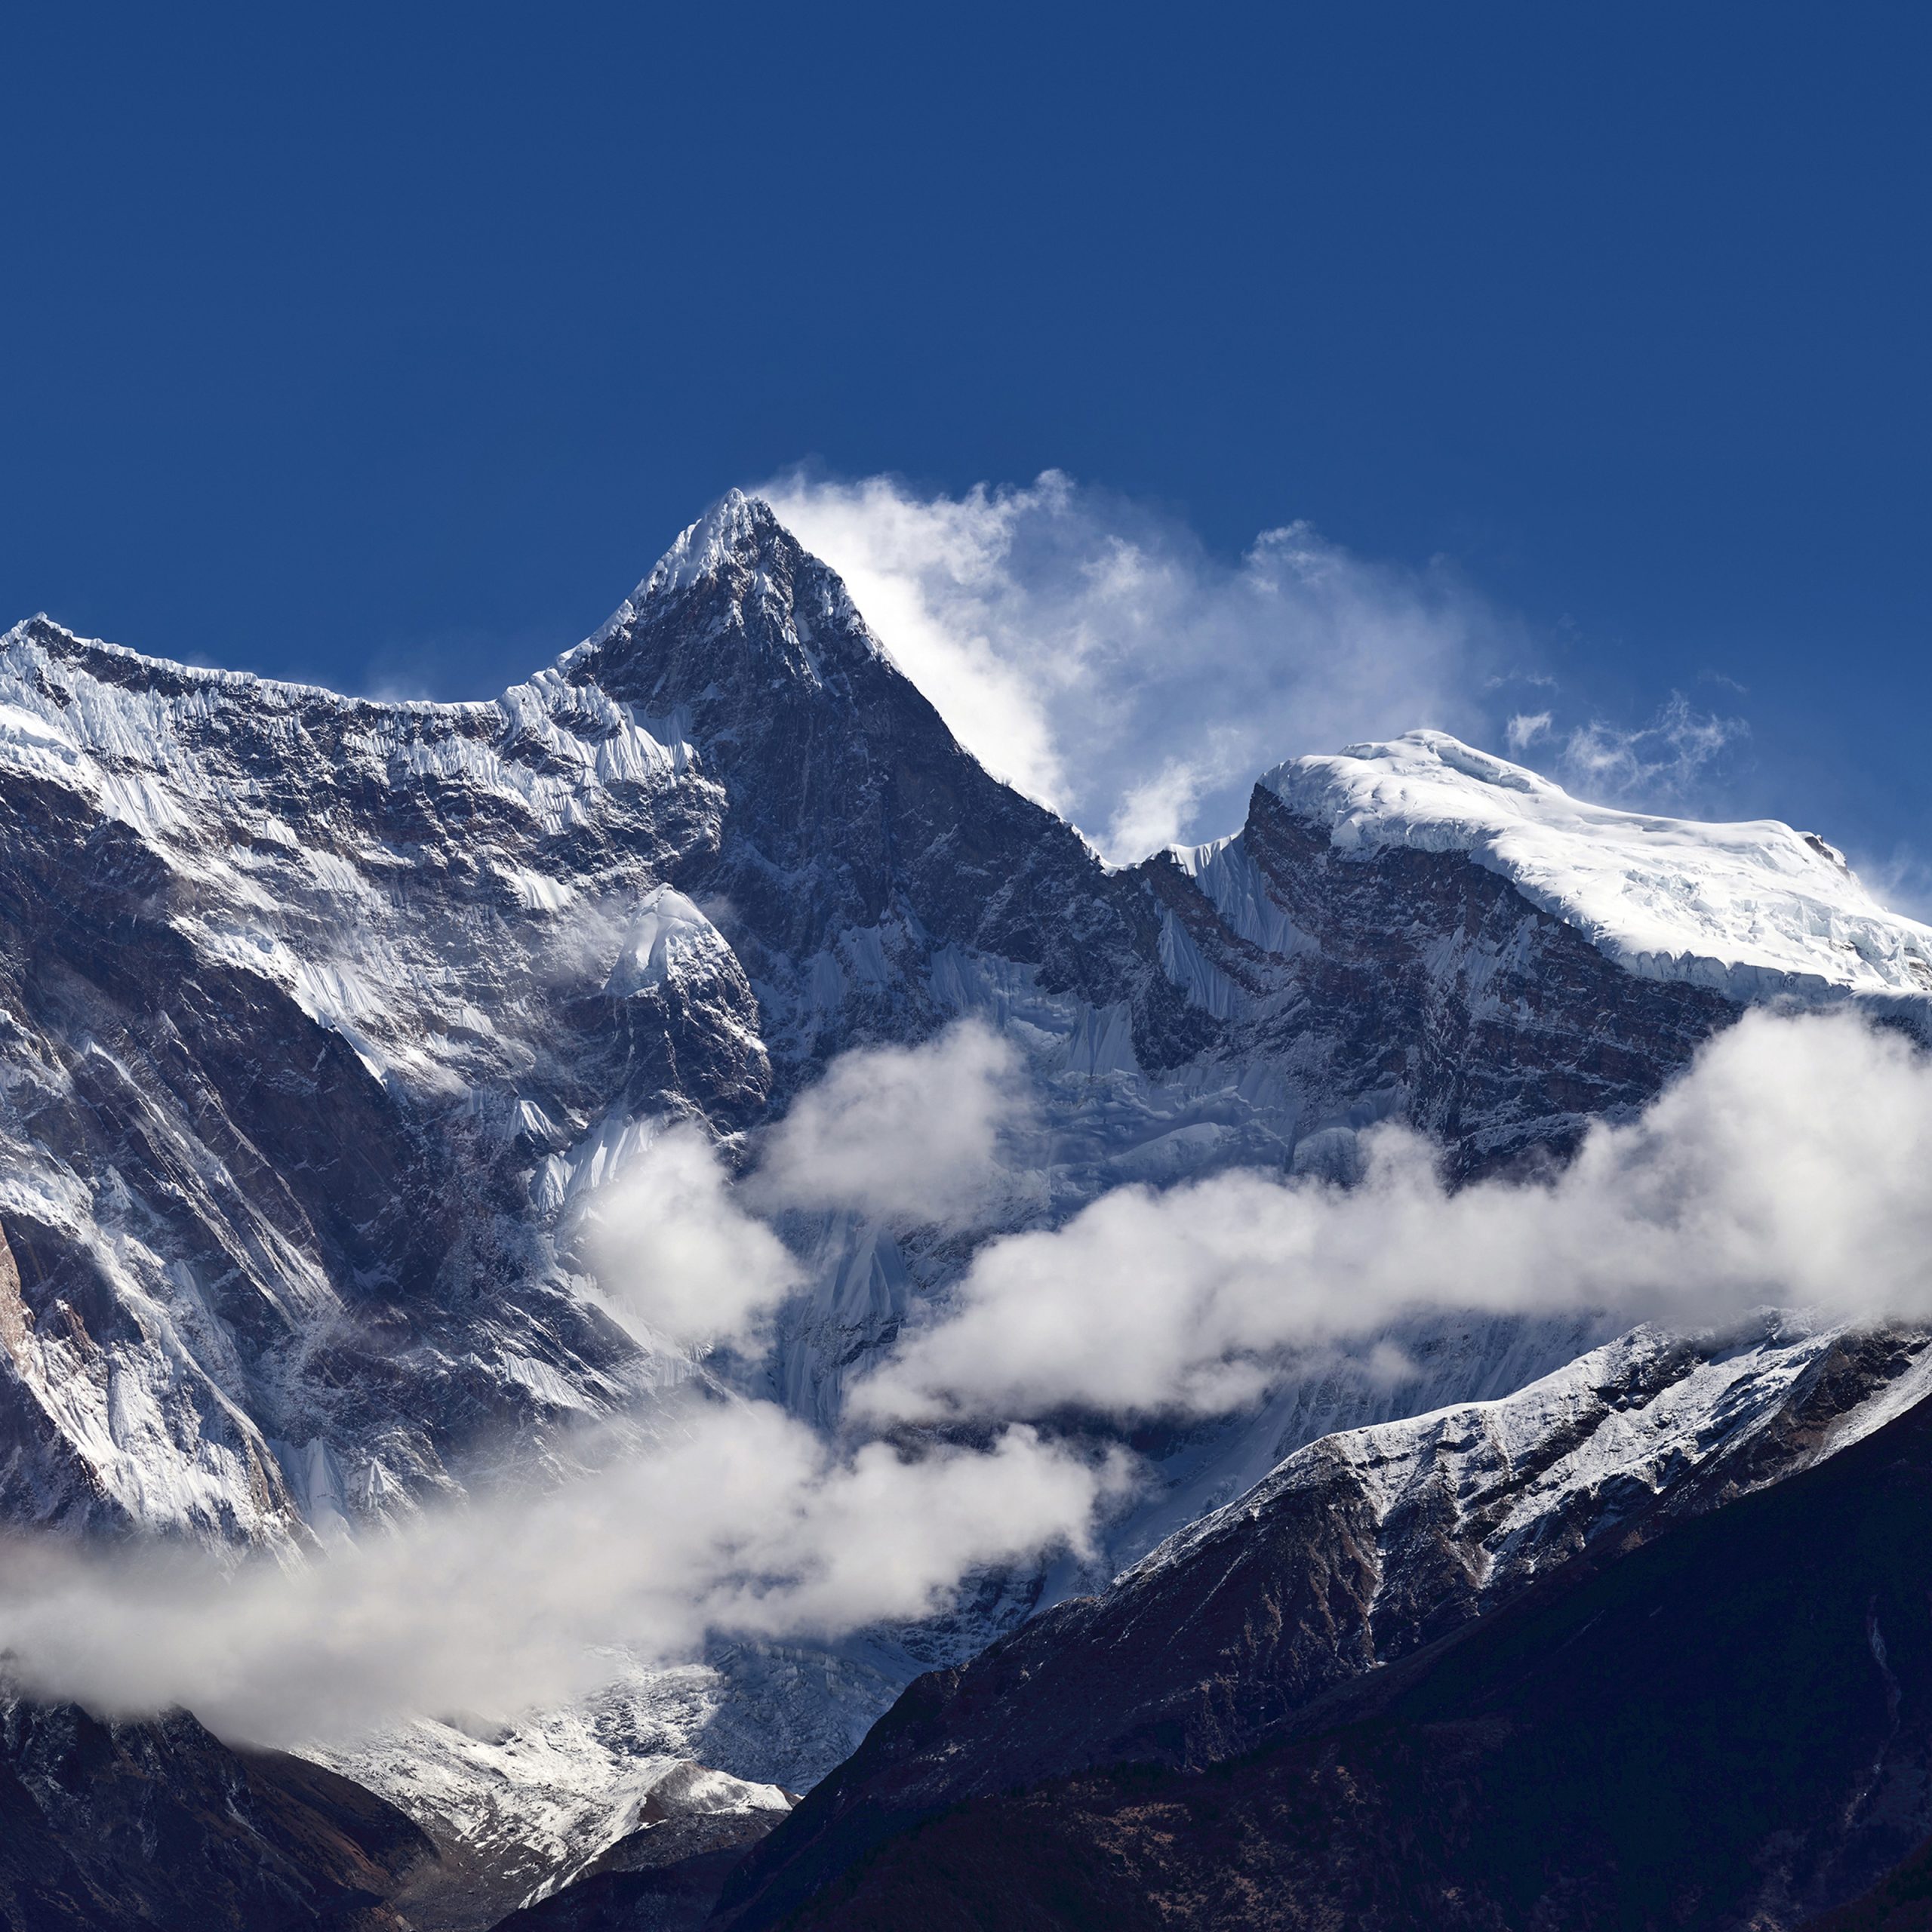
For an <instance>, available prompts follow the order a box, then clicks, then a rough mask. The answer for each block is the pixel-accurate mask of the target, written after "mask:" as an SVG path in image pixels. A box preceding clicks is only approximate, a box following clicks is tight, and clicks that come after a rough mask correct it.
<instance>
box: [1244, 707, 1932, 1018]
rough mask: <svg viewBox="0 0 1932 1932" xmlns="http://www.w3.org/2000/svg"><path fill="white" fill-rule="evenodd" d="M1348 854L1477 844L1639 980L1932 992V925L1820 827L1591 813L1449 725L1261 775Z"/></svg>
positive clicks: (1737, 987) (1478, 855)
mask: <svg viewBox="0 0 1932 1932" xmlns="http://www.w3.org/2000/svg"><path fill="white" fill-rule="evenodd" d="M1261 782H1262V783H1263V784H1264V785H1265V786H1267V787H1268V788H1269V790H1271V791H1272V792H1275V794H1276V795H1278V797H1279V798H1281V800H1282V801H1284V803H1285V804H1287V806H1288V807H1289V808H1290V809H1291V811H1294V813H1295V814H1297V816H1298V817H1302V818H1304V819H1311V820H1315V821H1316V822H1317V823H1323V824H1325V825H1326V826H1327V828H1328V834H1329V838H1330V841H1331V844H1332V846H1333V847H1334V849H1335V851H1337V852H1338V853H1342V854H1370V853H1373V852H1377V851H1385V850H1387V849H1389V848H1393V847H1407V848H1410V849H1411V850H1414V851H1423V852H1465V853H1467V854H1468V855H1469V857H1470V858H1471V859H1472V860H1474V861H1475V863H1477V864H1478V865H1480V866H1485V867H1487V869H1489V870H1491V871H1492V872H1498V873H1500V874H1501V875H1503V877H1504V878H1506V879H1508V880H1509V881H1510V883H1511V884H1512V885H1514V886H1515V888H1517V890H1518V891H1520V892H1521V893H1522V894H1523V895H1524V897H1526V898H1527V899H1528V900H1531V902H1532V903H1534V904H1535V905H1537V906H1540V908H1542V909H1543V910H1544V911H1545V912H1549V913H1550V914H1552V915H1554V916H1555V918H1559V919H1561V920H1562V921H1564V923H1565V924H1568V925H1571V926H1573V927H1574V928H1577V931H1580V933H1582V934H1583V936H1584V937H1586V938H1587V939H1588V940H1589V941H1590V942H1591V943H1592V944H1593V945H1595V946H1597V947H1598V948H1599V949H1601V951H1603V952H1604V953H1606V954H1607V955H1608V956H1609V957H1610V958H1613V959H1614V960H1615V961H1617V963H1618V964H1620V965H1621V966H1623V967H1624V968H1626V970H1628V971H1630V972H1632V973H1635V974H1640V975H1641V976H1643V977H1646V978H1650V979H1660V980H1687V981H1690V982H1691V983H1694V984H1697V985H1700V986H1708V987H1709V988H1711V989H1713V990H1715V991H1716V992H1721V993H1724V994H1726V995H1729V996H1730V997H1731V998H1737V999H1764V998H1774V997H1777V995H1780V994H1782V995H1795V996H1797V997H1798V998H1831V997H1833V996H1835V995H1840V994H1842V993H1845V992H1854V993H1863V994H1881V995H1883V994H1891V995H1900V994H1906V995H1911V994H1918V995H1924V994H1927V993H1932V927H1926V926H1922V925H1921V924H1918V922H1917V921H1915V920H1912V919H1908V918H1903V917H1901V916H1900V915H1899V914H1897V913H1895V912H1887V910H1886V909H1885V908H1884V906H1881V905H1880V904H1879V903H1878V900H1875V898H1873V897H1872V895H1871V894H1870V893H1869V892H1868V891H1866V888H1864V886H1863V885H1862V884H1860V882H1859V881H1858V879H1857V877H1856V876H1855V875H1854V874H1853V872H1852V871H1851V869H1850V867H1849V866H1847V864H1846V863H1845V862H1844V858H1843V857H1842V856H1841V854H1838V852H1836V851H1834V850H1833V849H1832V848H1831V847H1830V846H1829V845H1828V844H1826V843H1825V841H1823V839H1822V838H1818V837H1817V836H1816V835H1813V834H1810V833H1806V832H1797V831H1794V830H1793V829H1792V827H1791V826H1788V825H1784V824H1781V823H1779V822H1778V821H1777V820H1774V819H1758V820H1747V821H1745V822H1743V823H1737V824H1729V825H1726V824H1706V823H1701V822H1700V821H1697V820H1690V819H1677V818H1661V817H1654V816H1652V815H1651V814H1647V813H1641V812H1627V811H1615V810H1614V809H1612V808H1611V807H1609V806H1607V805H1592V804H1585V803H1584V802H1583V801H1582V800H1581V799H1578V798H1572V797H1571V795H1569V794H1568V793H1567V792H1565V791H1564V789H1562V788H1561V786H1558V785H1555V784H1553V783H1552V782H1551V781H1550V780H1549V779H1547V778H1544V777H1541V776H1540V775H1539V774H1537V773H1536V772H1534V771H1527V770H1526V769H1525V768H1524V767H1522V766H1521V765H1518V764H1510V763H1509V762H1508V761H1506V760H1505V759H1503V758H1495V757H1493V756H1491V755H1490V754H1488V753H1487V752H1479V751H1476V750H1475V749H1472V748H1471V747H1470V746H1467V745H1465V744H1463V743H1460V742H1459V741H1458V740H1456V739H1454V738H1452V737H1449V736H1448V735H1447V734H1446V733H1444V732H1441V731H1411V732H1409V733H1408V734H1407V735H1405V736H1404V737H1400V738H1396V739H1392V740H1389V741H1388V742H1387V743H1380V744H1361V745H1351V746H1349V747H1348V748H1347V749H1346V750H1344V751H1343V752H1339V753H1337V754H1336V755H1334V756H1332V757H1323V758H1293V759H1291V760H1290V761H1288V762H1287V764H1281V765H1278V766H1277V767H1276V768H1275V769H1274V770H1273V771H1271V772H1269V773H1268V774H1266V777H1263V780H1262V781H1261Z"/></svg>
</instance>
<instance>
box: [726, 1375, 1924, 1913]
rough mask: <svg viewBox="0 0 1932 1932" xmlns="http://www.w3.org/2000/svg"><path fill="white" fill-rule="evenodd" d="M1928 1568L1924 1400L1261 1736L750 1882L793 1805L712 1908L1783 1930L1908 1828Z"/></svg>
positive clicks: (1863, 1872)
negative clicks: (791, 1890)
mask: <svg viewBox="0 0 1932 1932" xmlns="http://www.w3.org/2000/svg"><path fill="white" fill-rule="evenodd" d="M1928 1586H1932V1406H1928V1405H1927V1404H1920V1405H1919V1406H1918V1407H1915V1408H1914V1409H1913V1410H1912V1411H1910V1412H1909V1413H1908V1414H1906V1415H1905V1416H1904V1417H1901V1418H1900V1420H1897V1422H1894V1423H1892V1424H1890V1426H1887V1428H1885V1429H1882V1430H1881V1431H1879V1432H1878V1433H1877V1434H1875V1435H1872V1437H1870V1438H1868V1439H1867V1440H1866V1441H1864V1442H1863V1443H1861V1444H1858V1445H1857V1446H1856V1447H1853V1448H1851V1449H1849V1450H1847V1451H1844V1453H1843V1454H1841V1456H1839V1457H1836V1458H1834V1459H1833V1460H1831V1461H1830V1462H1829V1463H1825V1464H1823V1465H1822V1466H1818V1467H1816V1468H1814V1469H1810V1470H1809V1471H1808V1472H1805V1473H1804V1474H1802V1475H1797V1476H1795V1477H1793V1478H1791V1479H1790V1480H1789V1481H1787V1482H1786V1483H1784V1484H1781V1485H1780V1486H1779V1487H1777V1488H1775V1489H1773V1490H1770V1491H1764V1492H1761V1493H1760V1494H1755V1495H1752V1496H1748V1497H1745V1498H1744V1499H1743V1500H1740V1501H1738V1502H1736V1503H1732V1504H1730V1506H1727V1507H1726V1508H1724V1509H1721V1510H1720V1511H1718V1512H1717V1513H1715V1515H1709V1516H1706V1517H1703V1518H1698V1519H1697V1520H1694V1521H1687V1522H1682V1523H1678V1524H1675V1525H1673V1526H1671V1527H1669V1528H1667V1529H1666V1530H1665V1531H1663V1533H1662V1534H1660V1535H1659V1536H1658V1537H1657V1539H1656V1540H1654V1541H1652V1542H1650V1543H1647V1544H1644V1545H1643V1546H1640V1547H1638V1548H1636V1549H1624V1548H1623V1547H1622V1546H1618V1547H1617V1548H1615V1549H1613V1548H1612V1547H1611V1546H1609V1545H1607V1544H1599V1545H1598V1546H1595V1547H1594V1548H1593V1549H1589V1550H1586V1552H1584V1553H1583V1555H1580V1557H1578V1558H1577V1559H1576V1560H1574V1561H1572V1562H1571V1563H1570V1564H1566V1565H1564V1566H1563V1567H1561V1570H1560V1571H1558V1573H1557V1574H1555V1575H1554V1576H1553V1577H1551V1578H1549V1580H1546V1582H1544V1583H1540V1584H1538V1585H1537V1586H1534V1587H1533V1588H1532V1589H1531V1590H1530V1592H1528V1593H1527V1595H1524V1596H1523V1597H1521V1598H1518V1601H1516V1602H1515V1604H1512V1605H1510V1606H1509V1607H1505V1608H1503V1609H1502V1610H1500V1611H1498V1612H1497V1613H1496V1614H1494V1615H1492V1616H1491V1617H1485V1618H1483V1619H1481V1620H1478V1621H1477V1622H1475V1623H1472V1624H1470V1625H1469V1626H1466V1627H1465V1628H1464V1629H1463V1630H1461V1631H1460V1632H1456V1633H1453V1634H1451V1635H1449V1636H1447V1637H1446V1638H1441V1639H1438V1641H1436V1642H1435V1643H1434V1644H1432V1645H1430V1646H1429V1647H1427V1648H1426V1649H1424V1650H1423V1651H1420V1652H1419V1653H1418V1654H1416V1655H1415V1656H1414V1657H1411V1658H1409V1659H1408V1660H1406V1661H1405V1662H1404V1663H1400V1664H1397V1665H1395V1666H1392V1667H1390V1668H1389V1669H1386V1670H1383V1671H1380V1672H1377V1673H1375V1674H1374V1675H1373V1676H1371V1677H1370V1678H1367V1679H1365V1680H1359V1681H1356V1682H1354V1683H1352V1684H1345V1685H1343V1687H1340V1689H1339V1690H1336V1691H1334V1692H1331V1693H1330V1694H1328V1695H1327V1697H1324V1698H1322V1699H1319V1700H1317V1701H1316V1702H1315V1703H1314V1704H1313V1705H1312V1706H1309V1708H1308V1709H1306V1711H1304V1712H1303V1713H1302V1715H1301V1716H1300V1718H1298V1719H1297V1720H1296V1721H1294V1722H1293V1723H1292V1724H1291V1725H1290V1726H1289V1727H1287V1731H1286V1733H1285V1734H1284V1735H1283V1736H1282V1737H1280V1738H1279V1739H1278V1741H1275V1742H1273V1743H1269V1744H1266V1745H1264V1746H1262V1747H1261V1748H1260V1749H1257V1750H1254V1751H1252V1752H1249V1753H1247V1754H1246V1755H1241V1756H1238V1757H1235V1758H1228V1759H1226V1760H1224V1761H1221V1762H1220V1763H1218V1764H1214V1765H1211V1766H1210V1767H1207V1768H1206V1769H1204V1770H1186V1769H1182V1768H1178V1767H1176V1766H1174V1765H1173V1764H1161V1763H1158V1762H1152V1761H1149V1762H1143V1763H1141V1764H1127V1765H1119V1764H1117V1765H1114V1766H1111V1767H1105V1768H1100V1769H1097V1770H1091V1771H1088V1772H1085V1773H1081V1774H1075V1775H1073V1776H1072V1777H1063V1778H1058V1779H1052V1780H1046V1781H1044V1782H1042V1783H1038V1784H1036V1785H1034V1786H1032V1787H1030V1788H1023V1789H1014V1790H1011V1791H1008V1792H999V1793H993V1794H989V1795H984V1796H980V1797H977V1798H970V1799H968V1800H967V1801H964V1802H963V1803H961V1804H958V1805H957V1806H955V1807H953V1808H952V1809H951V1810H948V1811H946V1812H945V1813H943V1814H940V1815H938V1816H937V1817H930V1818H928V1819H927V1820H925V1821H924V1822H923V1823H919V1824H917V1825H915V1826H912V1829H907V1830H903V1831H901V1832H897V1833H896V1834H894V1835H891V1836H890V1837H888V1838H886V1839H885V1840H884V1841H883V1842H882V1843H880V1844H876V1845H875V1847H874V1849H873V1850H872V1851H871V1852H870V1853H869V1854H866V1855H865V1856H863V1857H861V1858H860V1860H859V1861H858V1862H857V1863H856V1864H854V1865H853V1866H850V1867H849V1868H848V1869H846V1870H845V1871H844V1872H843V1874H842V1875H839V1876H838V1877H836V1878H833V1879H832V1881H830V1882H829V1884H825V1885H824V1886H823V1888H822V1889H820V1890H819V1891H818V1892H817V1894H816V1896H814V1897H812V1898H811V1899H810V1900H808V1902H807V1903H805V1904H804V1906H803V1907H802V1909H795V1910H787V1909H780V1904H781V1902H780V1900H778V1899H777V1897H776V1895H775V1894H774V1892H773V1891H772V1890H770V1889H769V1888H768V1889H766V1890H764V1892H763V1894H762V1895H761V1891H760V1887H759V1885H758V1879H759V1878H760V1877H761V1875H764V1876H767V1877H768V1875H769V1874H770V1872H771V1870H772V1869H774V1866H775V1864H776V1863H777V1860H778V1858H779V1857H781V1856H782V1854H783V1847H784V1844H785V1841H786V1839H787V1838H789V1837H791V1836H792V1835H793V1834H795V1833H797V1832H799V1830H800V1828H801V1827H805V1826H808V1823H809V1820H808V1817H807V1812H808V1810H809V1807H805V1808H804V1809H802V1810H801V1812H800V1813H799V1814H796V1815H795V1818H794V1820H792V1821H791V1822H790V1823H788V1825H787V1826H785V1827H783V1828H781V1830H780V1832H779V1833H777V1834H776V1835H774V1838H773V1839H772V1840H771V1841H769V1846H768V1855H767V1856H765V1857H763V1858H761V1857H757V1856H755V1857H754V1858H753V1859H752V1861H751V1862H750V1864H749V1866H748V1867H747V1869H746V1873H745V1875H743V1877H742V1878H740V1881H737V1883H736V1884H734V1887H733V1890H732V1892H731V1894H728V1904H727V1906H726V1908H725V1909H724V1912H723V1914H722V1915H721V1916H722V1917H723V1918H724V1919H725V1920H726V1921H728V1922H730V1923H731V1924H734V1925H736V1926H752V1925H758V1924H778V1923H784V1924H793V1925H796V1926H799V1927H828V1928H829V1927H838V1928H841V1932H846V1929H847V1928H872V1927H878V1928H881V1932H883V1928H886V1927H895V1928H897V1927H906V1926H909V1925H918V1926H921V1927H928V1928H931V1932H949V1928H952V1927H959V1928H962V1932H963V1929H964V1928H968V1927H974V1928H981V1927H983V1928H986V1929H987V1932H992V1928H995V1927H997V1928H999V1932H1014V1928H1023V1927H1039V1928H1042V1932H1044V1928H1048V1927H1066V1928H1074V1927H1100V1926H1106V1927H1121V1928H1131V1927H1139V1926H1143V1925H1144V1926H1148V1927H1152V1926H1155V1925H1158V1926H1161V1927H1166V1928H1169V1932H1172V1928H1174V1927H1201V1928H1222V1927H1226V1928H1229V1932H1232V1929H1233V1928H1237V1927H1238V1928H1241V1929H1242V1932H1250V1929H1251V1928H1281V1932H1302V1928H1313V1927H1337V1926H1344V1925H1346V1926H1349V1927H1360V1928H1363V1932H1376V1929H1377V1928H1389V1932H1394V1929H1395V1928H1398V1927H1400V1928H1408V1927H1417V1926H1424V1925H1426V1926H1429V1927H1441V1928H1445V1932H1453V1929H1454V1928H1461V1927H1470V1928H1476V1927H1481V1928H1484V1932H1518V1928H1521V1932H1541V1928H1546V1927H1547V1928H1552V1932H1553V1929H1554V1928H1557V1927H1561V1928H1565V1932H1571V1929H1572V1928H1574V1932H1583V1929H1584V1928H1592V1927H1644V1928H1649V1927H1658V1928H1663V1927H1699V1928H1712V1932H1727V1929H1728V1928H1734V1927H1735V1928H1740V1932H1741V1928H1743V1927H1760V1928H1773V1927H1789V1926H1795V1925H1798V1924H1802V1923H1803V1922H1804V1921H1805V1920H1806V1919H1807V1918H1808V1917H1810V1915H1813V1914H1814V1913H1816V1912H1820V1911H1823V1910H1826V1909H1829V1908H1830V1907H1832V1906H1835V1905H1836V1904H1837V1903H1839V1902H1841V1901H1843V1900H1847V1899H1849V1898H1852V1897H1854V1896H1856V1895H1857V1894H1860V1893H1861V1892H1863V1891H1864V1890H1866V1888H1867V1887H1870V1886H1872V1885H1873V1884H1875V1882H1876V1881H1878V1880H1879V1879H1880V1878H1881V1876H1882V1875H1884V1873H1885V1872H1887V1870H1889V1869H1891V1868H1892V1867H1894V1866H1897V1865H1898V1864H1899V1863H1900V1861H1901V1860H1904V1859H1905V1858H1906V1857H1907V1855H1908V1854H1910V1853H1911V1852H1912V1850H1913V1847H1915V1845H1916V1844H1918V1843H1919V1841H1921V1839H1923V1838H1924V1836H1925V1835H1926V1833H1927V1829H1928V1827H1932V1787H1928V1779H1927V1773H1928V1769H1932V1595H1928ZM927 1682H928V1684H931V1680H927ZM1013 1715H1014V1718H1015V1720H1016V1721H1023V1714H1022V1713H1020V1712H1014V1714H1013ZM786 1903H789V1902H786ZM1875 1922H1879V1923H1882V1922H1883V1921H1882V1920H1880V1921H1875ZM1906 1922H1908V1923H1909V1921H1906Z"/></svg>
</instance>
